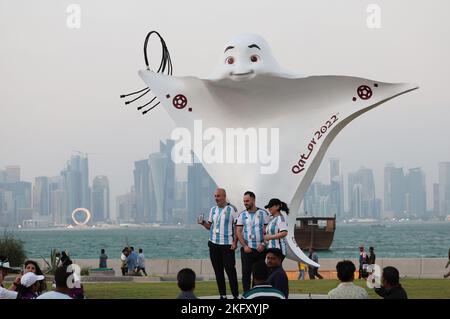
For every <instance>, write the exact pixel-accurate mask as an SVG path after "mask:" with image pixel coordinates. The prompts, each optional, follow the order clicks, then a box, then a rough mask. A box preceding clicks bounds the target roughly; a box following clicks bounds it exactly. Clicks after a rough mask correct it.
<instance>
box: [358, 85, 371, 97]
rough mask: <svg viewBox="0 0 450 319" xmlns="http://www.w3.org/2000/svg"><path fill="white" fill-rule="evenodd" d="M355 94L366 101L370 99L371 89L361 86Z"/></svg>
mask: <svg viewBox="0 0 450 319" xmlns="http://www.w3.org/2000/svg"><path fill="white" fill-rule="evenodd" d="M357 93H358V96H359V97H360V98H361V99H362V100H368V99H370V98H371V97H372V94H373V93H372V89H371V88H370V87H368V86H367V85H361V86H360V87H359V88H358V89H357Z"/></svg>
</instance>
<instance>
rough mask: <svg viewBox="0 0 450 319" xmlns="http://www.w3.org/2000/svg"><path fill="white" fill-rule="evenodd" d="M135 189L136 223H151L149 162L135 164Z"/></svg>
mask: <svg viewBox="0 0 450 319" xmlns="http://www.w3.org/2000/svg"><path fill="white" fill-rule="evenodd" d="M134 167H135V168H134V172H133V173H134V189H135V194H136V216H135V218H136V222H139V223H142V222H150V221H151V219H152V218H151V215H150V210H151V202H152V201H151V195H152V193H153V192H150V178H151V176H150V167H149V163H148V160H141V161H136V162H134Z"/></svg>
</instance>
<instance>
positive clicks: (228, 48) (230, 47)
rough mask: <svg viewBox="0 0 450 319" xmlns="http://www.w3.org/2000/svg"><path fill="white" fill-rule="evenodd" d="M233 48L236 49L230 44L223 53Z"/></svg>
mask: <svg viewBox="0 0 450 319" xmlns="http://www.w3.org/2000/svg"><path fill="white" fill-rule="evenodd" d="M231 49H234V47H233V46H231V45H230V46H229V47H227V48H226V49H225V51H223V53H225V52H227V51H228V50H231Z"/></svg>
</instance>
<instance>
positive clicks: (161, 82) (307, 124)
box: [133, 33, 418, 266]
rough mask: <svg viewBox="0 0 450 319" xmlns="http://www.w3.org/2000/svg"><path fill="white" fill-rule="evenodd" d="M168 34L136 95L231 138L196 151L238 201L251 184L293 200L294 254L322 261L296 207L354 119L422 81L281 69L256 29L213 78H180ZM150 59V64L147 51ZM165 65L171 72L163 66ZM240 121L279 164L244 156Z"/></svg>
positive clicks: (260, 197)
mask: <svg viewBox="0 0 450 319" xmlns="http://www.w3.org/2000/svg"><path fill="white" fill-rule="evenodd" d="M150 34H151V33H149V35H148V36H147V39H146V43H147V41H148V37H149V36H150ZM161 41H162V44H163V61H162V62H161V66H160V69H159V70H158V71H159V73H158V72H153V71H151V70H149V69H147V70H142V71H140V72H139V75H140V77H141V78H142V80H143V81H144V82H145V84H146V85H147V86H148V88H147V89H144V90H141V91H139V92H135V93H133V94H136V93H140V92H144V93H142V94H141V96H143V95H145V94H146V93H148V92H149V91H152V93H153V94H154V95H155V97H154V98H153V99H152V100H151V101H150V102H149V103H147V104H146V105H148V104H151V102H153V101H154V100H155V99H158V101H159V102H158V103H157V104H161V106H162V107H163V108H164V109H165V110H166V111H167V112H168V113H169V115H170V116H171V118H172V119H173V120H174V122H175V124H176V125H177V126H178V127H180V128H185V130H186V131H187V132H189V133H191V134H193V135H195V134H198V132H199V126H201V130H205V132H204V135H205V136H206V138H207V139H208V140H209V141H211V143H213V142H217V141H220V140H222V141H225V142H224V143H225V144H226V146H227V148H226V150H225V152H226V154H223V151H222V150H220V147H217V145H221V144H220V143H219V144H217V143H216V144H214V143H213V144H214V145H212V146H211V145H209V147H208V146H206V147H199V146H198V145H193V151H194V153H195V155H196V156H197V158H199V159H203V161H202V162H203V165H204V167H205V169H206V170H207V172H208V173H209V174H210V176H211V177H212V178H213V179H214V181H215V182H216V183H217V185H219V187H223V188H225V189H226V190H227V196H228V199H229V200H230V201H231V202H232V203H234V204H235V205H237V204H239V203H241V202H242V196H243V194H244V192H245V191H247V190H251V191H253V192H255V193H256V199H257V203H259V205H260V207H262V205H264V203H266V202H267V201H268V200H269V199H270V198H272V197H277V198H281V199H283V200H284V201H286V202H287V203H290V209H291V212H293V213H292V214H290V216H289V217H288V223H289V233H288V236H287V237H286V238H287V244H288V258H290V259H293V260H296V261H299V260H300V261H303V262H305V263H307V264H309V265H313V266H318V264H316V263H315V262H314V261H312V260H310V259H309V258H308V257H307V256H306V255H305V254H304V253H303V252H302V251H301V249H300V248H299V247H298V245H297V243H296V241H295V238H294V226H295V213H296V212H298V211H299V208H300V204H301V202H302V200H303V197H304V194H305V192H306V191H307V189H308V187H309V185H310V183H311V182H312V180H313V177H314V175H315V173H316V171H317V169H318V168H319V165H320V163H321V161H322V159H323V157H324V154H325V152H326V150H327V149H328V147H329V145H330V144H331V142H332V141H333V139H334V138H335V137H336V135H337V134H338V133H339V132H340V131H341V130H342V129H343V128H344V127H345V126H346V125H347V124H348V123H350V122H351V121H352V120H354V119H356V118H357V117H358V116H360V115H362V114H363V113H365V112H367V111H369V110H371V109H373V108H375V107H377V106H380V105H381V104H383V103H384V102H387V101H388V100H390V99H392V98H394V97H397V96H399V95H401V94H404V93H407V92H410V91H412V90H414V89H417V88H418V87H417V86H416V85H412V84H392V83H383V82H380V81H373V80H369V79H364V78H358V77H350V76H308V77H304V76H301V75H296V74H294V73H290V72H287V71H286V70H283V69H281V68H280V66H279V65H278V63H277V62H276V60H275V58H274V57H273V55H272V53H271V50H270V48H269V45H268V44H267V42H266V41H265V40H264V39H263V38H261V37H260V36H257V35H252V34H245V35H241V36H238V37H236V38H234V39H233V40H231V41H230V42H229V43H227V44H226V45H225V46H224V47H223V49H222V50H223V54H222V56H221V59H220V62H219V65H218V67H217V68H216V70H215V71H214V73H213V74H212V75H211V76H210V77H209V78H207V79H199V78H196V77H190V76H189V77H175V76H171V61H170V56H169V55H168V51H167V48H166V46H165V43H164V40H162V38H161ZM144 51H145V48H144ZM146 63H147V66H148V60H147V56H146ZM166 66H167V69H166V70H168V71H169V72H168V73H169V74H167V75H166V74H163V72H161V71H164V69H165V68H166ZM141 96H139V98H140V97H141ZM136 99H137V98H136ZM136 99H135V100H136ZM146 105H145V106H146ZM155 106H156V105H154V106H152V107H150V109H152V108H154V107H155ZM141 108H142V107H140V108H139V109H141ZM147 111H148V110H146V111H144V113H146V112H147ZM233 128H234V129H235V130H234V132H235V133H236V132H237V131H238V130H236V129H239V128H241V130H240V132H241V133H242V132H245V133H246V134H247V135H248V138H249V139H251V138H252V137H253V138H254V137H255V136H256V139H257V140H258V142H257V143H253V144H256V145H249V144H247V146H246V147H245V150H246V151H247V150H248V151H249V152H250V151H252V150H254V151H255V152H256V153H255V154H259V155H261V154H260V153H258V147H259V148H267V144H268V145H269V146H271V147H272V148H273V149H270V150H269V151H270V152H269V153H267V154H270V155H273V154H276V155H277V158H276V161H275V163H274V162H273V161H272V162H271V163H268V162H267V161H266V162H265V161H264V158H259V160H258V158H256V160H255V157H253V158H251V157H252V156H251V155H250V154H249V156H248V157H247V158H246V159H247V160H242V158H239V154H238V153H239V152H242V151H243V149H242V145H239V144H237V143H233V141H230V140H227V138H229V137H230V136H228V134H227V132H229V131H230V129H233ZM208 129H209V130H210V131H209V133H208ZM217 129H219V130H217ZM227 130H228V131H227ZM220 132H222V133H220ZM255 134H256V135H255ZM374 138H376V136H374ZM255 141H256V140H253V142H255ZM262 143H265V145H262ZM193 144H195V142H194V143H193ZM197 144H198V143H197ZM230 145H231V147H232V148H231V149H230V148H229V147H230ZM233 145H234V149H233ZM178 151H180V150H179V149H174V153H175V154H174V153H173V156H178V155H180V154H178V153H177V152H178ZM355 151H356V150H355ZM205 153H208V154H205ZM272 153H273V154H272ZM267 154H266V155H267ZM248 159H249V160H248Z"/></svg>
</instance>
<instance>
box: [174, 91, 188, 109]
mask: <svg viewBox="0 0 450 319" xmlns="http://www.w3.org/2000/svg"><path fill="white" fill-rule="evenodd" d="M172 104H173V106H175V108H177V109H179V110H181V109H184V108H185V107H186V105H187V98H186V97H185V96H184V95H183V94H178V95H177V96H175V97H174V98H173V100H172Z"/></svg>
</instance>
